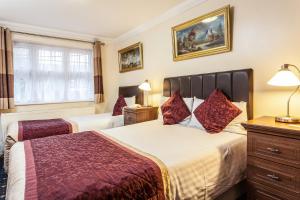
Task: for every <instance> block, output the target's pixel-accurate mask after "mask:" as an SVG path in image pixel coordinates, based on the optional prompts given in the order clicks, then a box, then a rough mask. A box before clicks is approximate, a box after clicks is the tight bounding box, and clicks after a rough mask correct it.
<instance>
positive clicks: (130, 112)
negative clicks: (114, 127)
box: [124, 106, 158, 126]
mask: <svg viewBox="0 0 300 200" xmlns="http://www.w3.org/2000/svg"><path fill="white" fill-rule="evenodd" d="M157 110H158V107H150V106H149V107H140V108H127V107H126V108H124V124H125V126H126V125H130V124H135V123H140V122H145V121H150V120H155V119H157V115H158V112H157Z"/></svg>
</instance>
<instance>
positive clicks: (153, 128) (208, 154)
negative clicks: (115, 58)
mask: <svg viewBox="0 0 300 200" xmlns="http://www.w3.org/2000/svg"><path fill="white" fill-rule="evenodd" d="M102 133H103V134H105V135H108V136H110V137H111V138H115V139H116V141H120V142H122V143H126V144H128V145H131V146H132V147H134V148H136V149H138V150H140V151H142V152H145V153H148V154H151V155H152V156H155V157H156V158H158V159H160V160H161V161H162V162H163V163H164V164H165V165H166V167H167V169H168V172H169V175H170V181H171V193H172V199H214V198H215V197H217V196H219V195H220V194H222V193H223V192H225V191H226V190H227V189H229V188H230V187H232V186H233V185H235V184H236V183H238V182H239V181H241V180H242V179H243V178H244V177H245V170H246V136H245V135H242V134H236V133H229V132H221V133H218V134H208V133H206V132H205V131H202V130H200V129H195V128H189V127H184V126H181V125H169V126H168V125H165V126H164V125H162V123H161V121H159V120H156V121H150V122H144V123H140V124H135V125H130V126H124V127H119V128H114V129H107V130H103V131H102ZM24 158H25V155H24V147H23V143H22V142H19V143H17V144H15V145H14V146H13V148H12V149H11V154H10V165H9V174H8V184H7V199H9V200H15V199H24V189H25V160H24Z"/></svg>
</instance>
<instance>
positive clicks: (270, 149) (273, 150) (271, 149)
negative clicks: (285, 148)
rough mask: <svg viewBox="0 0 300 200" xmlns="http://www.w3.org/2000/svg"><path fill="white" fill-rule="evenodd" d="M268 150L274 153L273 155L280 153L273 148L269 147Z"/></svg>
mask: <svg viewBox="0 0 300 200" xmlns="http://www.w3.org/2000/svg"><path fill="white" fill-rule="evenodd" d="M267 150H268V151H270V152H272V153H280V151H279V149H276V148H272V147H268V148H267Z"/></svg>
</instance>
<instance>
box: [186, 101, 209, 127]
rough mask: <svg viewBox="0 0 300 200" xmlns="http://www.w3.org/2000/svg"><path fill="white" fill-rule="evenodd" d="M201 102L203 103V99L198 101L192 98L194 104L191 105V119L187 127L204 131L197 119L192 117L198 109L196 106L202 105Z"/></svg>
mask: <svg viewBox="0 0 300 200" xmlns="http://www.w3.org/2000/svg"><path fill="white" fill-rule="evenodd" d="M203 102H204V100H203V99H198V98H197V97H194V103H193V106H192V112H191V113H192V117H191V120H190V121H189V123H188V124H187V126H190V127H194V128H199V129H202V130H205V129H204V127H203V126H202V124H201V123H200V122H199V121H198V119H197V118H196V116H195V115H194V111H195V110H196V108H198V106H199V105H200V104H202V103H203Z"/></svg>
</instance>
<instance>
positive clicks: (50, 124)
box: [18, 119, 72, 141]
mask: <svg viewBox="0 0 300 200" xmlns="http://www.w3.org/2000/svg"><path fill="white" fill-rule="evenodd" d="M18 126H19V132H18V140H19V141H23V140H31V139H35V138H42V137H47V136H53V135H62V134H68V133H72V124H71V123H69V122H67V121H65V120H63V119H45V120H26V121H19V122H18Z"/></svg>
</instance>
